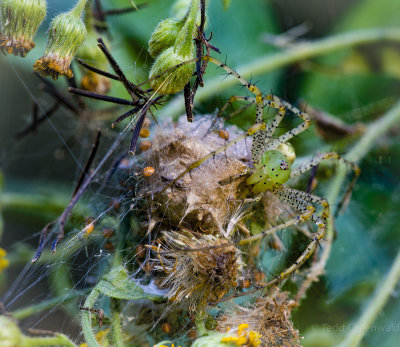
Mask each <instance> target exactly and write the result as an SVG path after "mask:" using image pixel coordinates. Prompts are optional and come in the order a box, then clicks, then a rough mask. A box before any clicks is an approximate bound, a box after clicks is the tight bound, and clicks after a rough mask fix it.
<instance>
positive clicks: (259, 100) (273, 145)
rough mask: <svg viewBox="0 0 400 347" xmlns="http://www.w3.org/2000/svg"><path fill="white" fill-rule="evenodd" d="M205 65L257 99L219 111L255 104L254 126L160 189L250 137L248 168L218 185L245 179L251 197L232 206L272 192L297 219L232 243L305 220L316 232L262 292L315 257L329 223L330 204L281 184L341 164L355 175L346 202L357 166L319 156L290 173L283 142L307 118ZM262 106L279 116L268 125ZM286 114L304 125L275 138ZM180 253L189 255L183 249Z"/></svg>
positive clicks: (305, 124) (298, 130)
mask: <svg viewBox="0 0 400 347" xmlns="http://www.w3.org/2000/svg"><path fill="white" fill-rule="evenodd" d="M203 59H205V60H207V61H209V62H212V63H214V64H216V65H218V66H220V67H221V68H223V69H224V70H225V71H226V72H227V73H228V74H229V75H232V76H234V77H236V78H237V79H238V80H239V81H240V83H242V84H243V85H244V86H245V87H246V88H247V89H248V90H249V91H250V92H251V93H253V94H254V95H255V97H253V98H251V97H242V96H234V97H231V98H230V100H229V101H228V102H227V104H226V105H224V107H223V108H222V111H224V110H225V109H226V108H227V106H228V105H229V104H230V103H231V102H233V101H236V100H245V101H249V102H251V103H255V104H256V122H255V124H254V125H253V126H252V127H251V128H250V129H249V130H248V131H247V132H246V133H245V134H243V135H242V136H239V137H237V138H236V139H235V140H233V141H231V142H229V143H228V144H226V145H225V146H223V147H220V148H218V149H216V150H214V151H213V152H211V153H209V154H208V155H206V156H205V157H203V158H201V159H200V160H198V161H195V162H194V163H192V164H191V165H190V166H189V167H188V168H187V169H186V170H185V171H183V172H182V173H181V174H179V175H178V176H177V177H176V178H175V179H174V180H172V181H171V182H170V183H169V184H168V185H167V186H166V187H164V189H163V191H165V190H166V189H168V188H170V187H173V186H174V184H175V183H176V182H177V181H178V180H179V179H181V178H182V177H183V176H184V175H186V174H187V173H190V172H191V171H192V170H194V169H195V168H197V167H198V166H200V165H201V164H202V163H204V162H205V161H206V160H208V159H209V158H211V157H214V156H216V155H217V154H219V153H221V152H223V151H225V150H226V149H227V148H228V147H230V146H232V145H234V144H235V143H237V142H239V141H241V140H242V139H244V138H245V137H247V136H252V137H253V142H252V146H251V159H252V166H248V167H247V168H245V169H244V170H243V171H241V172H240V173H238V174H236V175H234V176H231V177H227V178H225V179H223V180H221V181H219V184H221V185H225V184H230V183H231V182H232V181H233V180H236V179H238V178H241V177H244V176H246V179H245V184H246V186H247V194H248V195H250V196H249V197H248V198H245V199H242V200H236V201H240V202H245V203H249V202H257V201H259V200H261V198H262V196H263V195H264V194H265V193H266V192H270V193H272V194H273V195H275V196H276V197H277V198H278V199H279V200H281V201H282V202H283V203H284V204H286V205H288V206H289V207H291V208H292V209H293V210H294V211H297V212H298V215H297V216H295V217H294V218H292V219H290V220H289V221H287V222H285V223H283V224H280V225H277V226H275V227H273V228H271V229H268V230H266V231H264V232H262V233H260V234H257V235H255V236H251V237H248V238H245V239H242V240H240V241H237V242H234V243H235V244H237V245H243V244H246V243H249V242H252V241H255V240H257V239H260V238H262V237H264V236H266V235H270V234H273V233H275V232H276V231H278V230H281V229H284V228H287V227H289V226H292V225H295V224H298V223H300V222H304V221H306V220H311V221H312V222H313V223H315V224H316V226H317V230H316V231H315V233H314V234H313V237H312V240H311V242H310V243H309V244H308V246H307V248H306V250H305V251H303V253H302V254H301V255H300V256H299V257H298V258H297V260H296V261H295V262H294V263H293V264H292V265H291V266H290V267H288V268H287V269H285V270H283V271H282V272H281V273H280V274H279V275H277V276H275V278H274V279H272V280H271V281H269V282H268V283H266V284H264V285H262V287H265V286H268V285H271V284H273V283H276V282H278V281H281V280H283V279H285V278H286V277H288V276H289V275H290V274H292V273H293V272H294V271H296V270H297V269H298V268H299V267H300V266H302V265H303V264H304V263H305V261H306V260H307V259H308V258H309V257H310V256H311V254H312V253H313V252H314V250H315V248H316V246H317V244H318V243H319V241H320V240H322V239H323V237H324V235H325V233H326V229H327V219H328V218H329V217H330V210H329V204H328V202H327V201H326V200H325V199H323V198H321V197H319V196H317V195H314V194H310V193H307V192H303V191H300V190H297V189H293V188H289V187H287V186H285V185H284V184H285V183H286V182H287V181H288V180H289V179H290V178H293V177H297V176H299V175H301V174H303V173H305V172H307V171H309V170H310V169H312V168H313V167H315V166H317V165H318V164H319V163H321V162H322V161H325V160H329V159H333V160H336V161H341V162H344V163H345V164H347V165H348V166H350V167H351V169H352V170H353V172H354V178H353V180H352V181H351V183H350V184H349V187H348V189H347V190H346V194H345V197H346V198H347V199H348V197H349V196H350V193H351V191H352V188H353V186H354V184H355V181H356V179H357V177H358V176H359V174H360V169H359V168H358V166H357V165H356V164H354V163H351V162H349V161H347V160H345V159H344V158H342V157H341V156H340V155H339V154H337V153H336V152H328V153H320V154H317V155H316V156H314V158H312V159H311V160H309V161H307V162H305V163H302V164H301V165H300V166H299V167H298V168H296V169H294V170H292V162H293V161H294V156H290V155H289V156H288V155H287V154H285V153H284V151H283V150H282V149H284V148H285V147H287V142H288V141H289V140H290V139H292V138H293V137H294V136H296V135H298V134H300V133H302V132H303V131H305V130H306V129H307V128H308V127H309V126H310V124H311V119H310V117H309V116H308V115H307V114H306V113H305V112H302V111H300V110H299V109H297V108H296V107H294V106H292V105H291V104H289V103H287V102H286V101H284V100H282V99H280V98H279V97H277V96H275V95H265V96H263V95H262V93H261V91H260V90H259V88H258V87H257V86H255V85H254V84H251V83H249V82H247V81H246V80H245V79H244V78H242V77H241V76H240V75H239V74H238V73H237V72H236V71H234V70H233V69H231V68H229V67H228V66H226V65H225V64H223V63H221V62H219V61H218V60H216V59H214V58H212V57H209V56H206V57H203ZM265 106H268V107H272V108H274V109H277V114H276V115H275V117H274V119H273V120H272V121H271V122H269V123H268V124H265V123H264V121H263V110H264V107H265ZM287 111H290V112H292V113H293V114H294V115H296V116H298V117H299V118H300V119H301V120H302V123H301V124H299V125H298V126H296V127H295V128H293V129H291V130H289V131H287V132H286V133H284V134H283V135H280V136H278V137H273V136H274V133H275V131H276V129H277V127H278V126H279V124H280V122H281V121H282V119H283V117H284V116H285V114H286V112H287ZM171 189H172V188H171ZM317 206H320V207H322V211H317V209H316V208H317ZM229 245H232V243H230V244H229ZM182 251H190V250H189V249H183V250H182Z"/></svg>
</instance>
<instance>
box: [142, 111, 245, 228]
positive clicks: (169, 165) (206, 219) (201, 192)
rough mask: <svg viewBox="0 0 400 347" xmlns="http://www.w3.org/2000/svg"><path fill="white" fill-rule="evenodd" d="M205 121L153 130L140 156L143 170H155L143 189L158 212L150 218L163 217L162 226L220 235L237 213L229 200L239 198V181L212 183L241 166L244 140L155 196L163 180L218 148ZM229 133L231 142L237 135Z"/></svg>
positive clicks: (220, 142)
mask: <svg viewBox="0 0 400 347" xmlns="http://www.w3.org/2000/svg"><path fill="white" fill-rule="evenodd" d="M211 122H212V121H211V119H210V118H207V117H206V116H203V117H202V118H201V119H199V120H197V121H195V122H193V123H188V122H187V121H186V117H182V118H181V119H180V121H179V122H178V125H177V127H176V128H174V127H173V126H172V125H165V126H162V127H159V130H158V132H157V133H156V134H155V136H154V141H153V145H152V148H151V150H148V151H147V152H146V155H147V156H148V157H149V166H152V167H154V168H155V173H154V175H153V176H152V177H151V181H149V182H148V183H149V184H148V186H147V187H146V189H147V190H148V191H149V195H151V196H153V195H155V197H156V199H157V202H159V208H158V209H157V210H155V211H154V213H153V216H154V218H155V219H164V220H165V219H167V223H168V225H170V226H173V227H180V226H182V227H187V228H189V229H191V230H194V231H197V232H205V233H208V234H222V235H223V234H224V233H225V231H226V225H227V224H229V221H230V219H231V218H232V216H233V215H235V214H237V213H236V212H237V207H235V204H234V203H231V202H230V200H231V199H238V198H239V194H240V192H239V189H238V187H239V184H240V182H241V181H240V180H237V181H235V182H233V183H232V184H231V185H220V184H219V183H218V181H220V180H222V179H224V178H226V177H228V176H232V175H234V174H237V173H238V172H240V171H241V170H243V169H244V168H245V167H246V164H245V162H246V160H247V158H248V153H249V151H248V148H247V146H246V143H245V142H244V141H243V142H240V143H238V145H237V146H234V147H231V148H229V149H228V150H227V151H226V153H224V154H220V155H218V156H215V157H214V158H213V159H212V160H208V161H206V162H204V163H203V164H202V165H200V166H199V167H198V168H196V170H194V171H192V172H191V173H190V175H186V176H184V177H183V178H182V180H180V181H178V184H177V185H176V186H173V187H171V188H168V189H167V190H166V191H165V192H163V193H161V194H160V193H159V190H161V189H162V188H163V187H164V184H166V183H165V182H166V180H168V179H172V178H175V177H176V176H177V175H178V174H180V173H181V172H182V171H183V170H185V169H186V168H187V167H188V166H189V165H190V164H191V163H193V162H194V161H195V160H198V159H200V158H202V157H203V156H205V155H207V154H209V153H210V152H211V151H213V150H215V149H216V148H218V147H220V146H221V145H224V143H225V141H224V140H223V139H222V138H220V137H219V136H218V135H217V134H215V133H213V132H209V129H210V127H211V124H212V123H211ZM230 133H231V137H232V138H235V137H236V136H237V134H238V131H237V129H235V128H234V127H232V128H230ZM160 182H161V183H160ZM157 193H158V194H157ZM157 215H158V216H159V218H157Z"/></svg>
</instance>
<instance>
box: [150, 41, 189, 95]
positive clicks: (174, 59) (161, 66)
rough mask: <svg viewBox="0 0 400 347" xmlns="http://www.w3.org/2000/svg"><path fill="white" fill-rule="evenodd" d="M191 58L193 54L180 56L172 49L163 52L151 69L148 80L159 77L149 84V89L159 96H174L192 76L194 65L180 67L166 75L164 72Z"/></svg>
mask: <svg viewBox="0 0 400 347" xmlns="http://www.w3.org/2000/svg"><path fill="white" fill-rule="evenodd" d="M193 58H194V54H193V53H192V54H191V55H187V56H182V55H180V54H178V53H177V52H175V50H174V47H170V48H168V49H166V50H164V51H163V52H162V53H161V54H160V55H159V56H158V58H157V59H156V61H155V62H154V65H153V66H152V68H151V71H150V76H149V77H150V78H152V77H155V76H157V75H161V76H160V77H159V78H156V79H155V80H154V81H152V82H151V87H152V88H153V89H154V90H155V91H156V92H157V93H159V94H176V93H178V92H180V91H181V90H182V89H183V87H185V85H186V84H187V83H188V82H189V80H190V78H191V77H192V75H193V70H194V63H190V64H185V65H182V66H180V67H178V68H177V69H175V70H173V71H170V72H168V73H165V70H167V69H170V68H172V67H174V66H176V65H178V64H180V63H183V62H185V61H187V60H190V59H193Z"/></svg>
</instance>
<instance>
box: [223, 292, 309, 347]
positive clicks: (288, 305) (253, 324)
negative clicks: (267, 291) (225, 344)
mask: <svg viewBox="0 0 400 347" xmlns="http://www.w3.org/2000/svg"><path fill="white" fill-rule="evenodd" d="M294 306H295V305H294V301H292V300H288V295H287V293H286V292H277V293H276V294H275V297H274V298H266V297H261V298H259V299H258V300H257V302H256V303H254V304H251V305H249V306H247V307H244V306H240V305H236V306H235V307H234V308H232V309H231V311H230V312H228V313H227V314H226V315H225V316H223V317H221V318H220V320H219V322H218V329H219V330H220V331H226V330H227V329H229V328H230V327H232V326H240V324H242V323H243V322H245V323H246V324H247V326H248V328H249V330H251V331H257V332H258V333H259V334H260V340H261V343H262V345H263V346H300V340H301V337H300V336H299V332H298V330H296V329H294V327H293V323H292V321H291V320H290V315H291V311H292V308H293V307H294Z"/></svg>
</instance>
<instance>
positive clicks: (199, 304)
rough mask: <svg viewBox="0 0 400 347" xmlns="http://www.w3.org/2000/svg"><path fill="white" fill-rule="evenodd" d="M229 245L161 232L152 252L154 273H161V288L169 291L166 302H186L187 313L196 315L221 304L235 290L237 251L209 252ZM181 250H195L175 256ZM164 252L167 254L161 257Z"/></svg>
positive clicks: (208, 238)
mask: <svg viewBox="0 0 400 347" xmlns="http://www.w3.org/2000/svg"><path fill="white" fill-rule="evenodd" d="M228 242H229V241H228V240H226V239H223V238H218V237H215V236H213V235H197V234H194V233H191V232H189V231H180V232H164V233H163V236H162V241H161V243H160V244H158V245H156V246H152V249H153V251H154V254H155V257H154V262H155V269H156V270H159V271H161V272H162V273H164V277H163V281H162V284H161V285H162V286H163V287H168V288H169V289H170V291H169V294H168V298H169V299H170V300H171V301H177V302H181V301H182V300H188V306H189V309H190V310H191V311H195V310H196V309H201V308H204V307H205V306H206V304H207V303H208V302H212V301H217V300H220V299H221V298H222V297H223V296H224V295H225V294H226V293H228V291H229V290H230V289H232V288H234V287H236V286H237V278H238V273H239V271H240V270H241V268H242V261H241V258H240V252H239V250H238V249H237V248H236V247H234V246H226V247H219V248H214V249H210V247H212V246H219V245H223V244H226V243H228ZM184 248H192V249H198V250H197V251H191V252H177V250H182V249H184ZM164 251H167V252H170V253H168V254H162V253H160V252H164Z"/></svg>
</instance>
